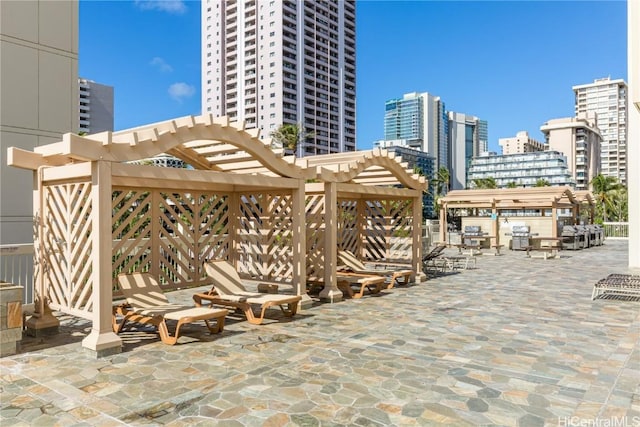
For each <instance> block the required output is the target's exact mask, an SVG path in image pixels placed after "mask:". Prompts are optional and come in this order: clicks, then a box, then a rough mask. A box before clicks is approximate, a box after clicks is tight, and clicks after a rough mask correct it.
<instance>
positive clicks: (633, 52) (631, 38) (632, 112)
mask: <svg viewBox="0 0 640 427" xmlns="http://www.w3.org/2000/svg"><path fill="white" fill-rule="evenodd" d="M627 12H628V13H627V24H628V25H627V38H628V44H627V48H628V61H627V67H628V73H627V75H628V77H629V101H630V102H629V107H628V110H627V111H628V112H629V113H628V118H627V124H628V127H627V141H629V143H628V144H627V164H628V165H629V167H628V169H627V182H628V185H629V267H630V268H633V269H637V270H640V215H638V212H640V185H639V183H640V167H638V165H639V164H640V25H638V23H639V22H640V2H638V1H632V0H629V1H627Z"/></svg>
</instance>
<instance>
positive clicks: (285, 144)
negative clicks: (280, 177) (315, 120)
mask: <svg viewBox="0 0 640 427" xmlns="http://www.w3.org/2000/svg"><path fill="white" fill-rule="evenodd" d="M312 136H313V132H307V130H306V129H305V128H304V126H302V124H297V125H294V124H290V123H285V124H282V125H280V126H279V127H278V129H276V130H274V131H273V132H271V138H272V140H273V141H272V147H276V148H284V149H285V151H288V152H291V153H294V154H295V152H296V150H297V148H298V144H299V143H300V142H302V141H304V140H305V139H307V138H309V137H312Z"/></svg>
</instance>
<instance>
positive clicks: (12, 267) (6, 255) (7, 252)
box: [0, 243, 34, 304]
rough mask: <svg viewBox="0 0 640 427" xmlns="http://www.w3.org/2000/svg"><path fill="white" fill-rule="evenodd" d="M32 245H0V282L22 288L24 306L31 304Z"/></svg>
mask: <svg viewBox="0 0 640 427" xmlns="http://www.w3.org/2000/svg"><path fill="white" fill-rule="evenodd" d="M33 253H34V252H33V243H19V244H13V245H0V280H1V281H3V282H7V283H12V284H14V285H20V286H22V287H23V288H24V291H23V295H24V301H23V302H24V304H31V303H33Z"/></svg>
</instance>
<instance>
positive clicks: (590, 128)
mask: <svg viewBox="0 0 640 427" xmlns="http://www.w3.org/2000/svg"><path fill="white" fill-rule="evenodd" d="M540 130H541V131H542V133H543V134H544V136H545V139H546V142H547V147H548V150H552V151H558V152H561V153H563V154H564V155H565V156H566V158H567V167H568V168H569V170H570V171H571V174H572V176H573V178H574V179H575V180H576V190H589V189H590V188H591V180H592V179H593V178H594V177H595V176H596V175H598V174H599V173H600V144H601V142H602V137H601V136H600V131H599V130H598V128H597V127H596V122H595V118H594V117H593V116H592V117H591V118H587V117H567V118H562V119H554V120H549V121H548V122H546V123H545V124H544V125H542V126H541V127H540Z"/></svg>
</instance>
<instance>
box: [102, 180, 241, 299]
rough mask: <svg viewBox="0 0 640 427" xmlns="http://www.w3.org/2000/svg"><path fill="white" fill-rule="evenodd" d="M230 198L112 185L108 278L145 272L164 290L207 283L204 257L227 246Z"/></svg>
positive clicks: (217, 253) (216, 255)
mask: <svg viewBox="0 0 640 427" xmlns="http://www.w3.org/2000/svg"><path fill="white" fill-rule="evenodd" d="M228 200H229V196H228V195H226V194H213V193H204V192H184V193H176V192H164V191H157V190H156V191H148V190H144V189H131V188H122V189H114V192H113V197H112V201H113V202H112V211H113V223H112V224H113V235H112V237H113V241H114V243H113V277H114V282H113V286H114V290H116V291H117V280H116V277H117V275H118V274H119V273H123V272H134V271H142V272H146V271H150V272H151V273H152V274H154V275H155V276H156V277H158V278H159V281H160V284H161V286H162V287H163V288H164V289H176V288H182V287H188V286H197V285H201V284H205V283H210V280H208V279H207V278H206V275H205V273H204V271H203V269H202V264H203V262H204V260H206V259H213V258H219V257H221V256H223V254H224V255H225V256H226V254H227V253H228V250H229V243H230V236H229V230H228V223H229V218H228V216H229V206H228Z"/></svg>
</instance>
